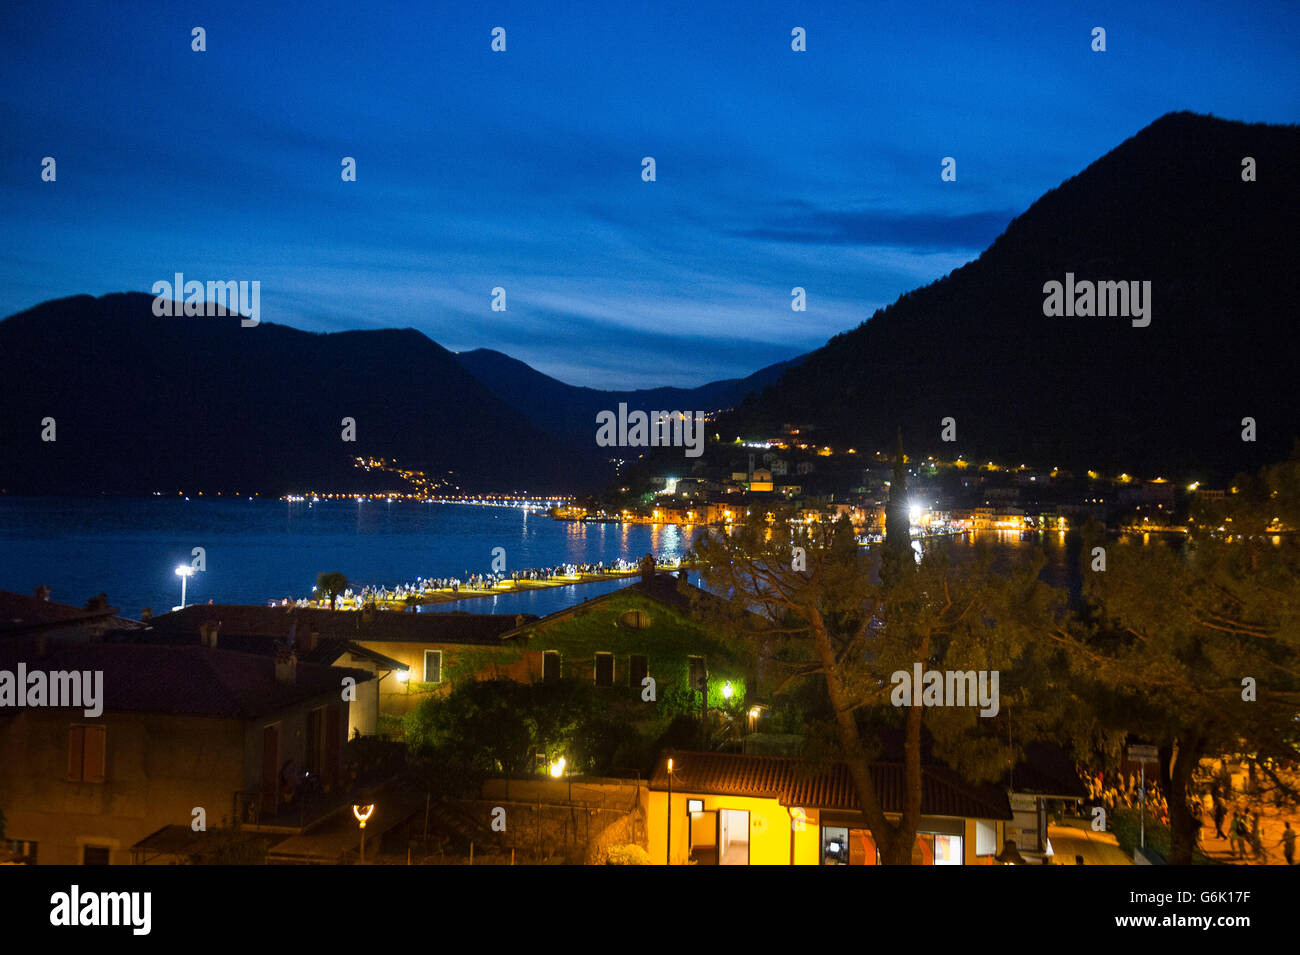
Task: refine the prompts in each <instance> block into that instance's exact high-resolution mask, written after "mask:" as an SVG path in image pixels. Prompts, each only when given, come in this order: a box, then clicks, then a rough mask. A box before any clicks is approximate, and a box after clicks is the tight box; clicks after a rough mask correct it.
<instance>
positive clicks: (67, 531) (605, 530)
mask: <svg viewBox="0 0 1300 955" xmlns="http://www.w3.org/2000/svg"><path fill="white" fill-rule="evenodd" d="M692 536H693V535H687V534H686V532H685V531H684V530H682V529H679V528H677V527H675V526H658V525H646V524H635V525H632V524H624V525H619V524H585V525H584V524H575V523H572V522H568V521H555V520H552V519H551V518H549V517H547V516H546V515H545V514H544V513H536V512H533V513H529V512H527V511H524V510H522V509H520V508H508V507H488V506H475V505H460V504H426V503H416V502H409V501H394V502H391V503H389V502H387V501H383V500H380V501H370V502H367V503H357V502H355V501H320V502H316V503H311V502H306V501H302V502H285V501H269V500H260V499H254V500H246V499H245V500H234V499H221V500H197V499H192V500H188V501H186V500H184V499H181V498H152V499H150V498H145V499H131V498H99V499H96V498H85V499H81V498H77V499H73V498H0V590H10V591H15V592H17V593H23V594H30V593H32V591H33V590H34V589H35V588H36V587H37V586H38V585H39V584H45V585H46V586H48V587H49V588H50V590H51V594H50V597H51V599H52V600H55V601H58V602H60V603H69V604H73V605H76V606H81V605H83V604H84V603H85V602H86V601H87V600H88V599H89V598H90V597H93V596H94V595H95V594H98V593H101V592H103V593H105V594H107V595H108V598H109V602H110V604H111V605H112V606H114V607H119V608H121V611H122V613H123V614H124V615H126V616H130V617H138V616H139V615H140V610H141V608H143V607H152V608H153V609H154V611H155V612H156V613H161V612H164V611H166V610H168V609H170V608H171V607H173V606H175V605H177V604H179V603H180V596H181V593H180V591H181V588H180V578H179V577H177V576H176V574H175V569H176V567H177V566H178V565H180V564H182V563H184V564H188V563H190V562H191V560H192V558H191V556H190V555H191V553H192V551H193V548H195V547H202V548H204V551H205V555H204V556H205V558H206V563H207V570H206V572H204V573H201V574H195V575H194V576H193V577H191V578H190V579H189V583H188V585H187V588H188V589H187V592H186V602H187V603H207V602H208V601H209V600H211V601H212V602H213V603H242V604H263V603H266V602H267V601H268V600H278V599H280V598H282V597H290V598H297V597H309V596H310V595H311V590H312V587H313V586H315V583H316V575H317V574H318V573H320V572H322V571H340V572H342V573H343V574H345V575H346V576H347V578H348V581H349V583H350V584H352V586H353V587H354V588H359V587H361V586H364V585H366V584H373V585H377V586H388V587H392V586H395V585H397V584H400V583H405V582H408V581H413V580H414V579H415V578H416V577H461V578H464V577H465V576H467V575H468V574H471V573H486V572H488V571H489V570H490V569H491V565H492V550H493V548H495V547H504V548H505V552H506V553H505V557H506V570H507V572H509V571H512V570H517V569H522V568H531V567H546V566H553V565H555V564H559V563H578V562H582V561H588V562H592V563H594V562H596V561H604V562H606V563H607V564H608V563H609V562H611V561H613V560H616V559H617V558H619V557H622V558H624V559H626V560H636V559H637V558H639V557H641V556H642V555H644V554H646V553H653V554H655V555H656V556H660V555H663V556H667V557H674V556H677V555H679V554H681V553H682V552H683V551H684V550H685V549H686V548H687V547H688V546H689V543H690V539H691V537H692ZM627 582H628V581H627V580H611V581H609V582H607V583H606V582H601V583H596V584H583V585H577V586H572V587H556V588H551V589H546V590H536V591H531V592H528V593H522V594H507V595H503V596H499V597H488V598H475V599H471V600H460V601H455V602H453V603H447V604H439V605H437V607H436V609H437V610H440V611H446V610H465V611H469V612H471V613H536V614H546V613H551V612H552V611H555V610H559V609H561V608H563V607H566V606H569V605H570V604H573V603H579V602H581V600H582V598H583V597H594V596H596V595H597V594H601V593H605V592H607V591H609V590H612V589H615V588H617V587H620V586H625V585H626V583H627ZM424 609H425V611H426V612H427V611H432V610H434V609H435V608H433V607H426V608H424Z"/></svg>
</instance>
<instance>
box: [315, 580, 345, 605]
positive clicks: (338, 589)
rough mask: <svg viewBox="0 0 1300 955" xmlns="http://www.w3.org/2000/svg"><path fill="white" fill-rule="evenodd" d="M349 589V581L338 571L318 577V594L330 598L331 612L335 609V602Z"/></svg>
mask: <svg viewBox="0 0 1300 955" xmlns="http://www.w3.org/2000/svg"><path fill="white" fill-rule="evenodd" d="M347 589H348V579H347V578H346V577H344V576H343V575H342V574H340V573H339V572H338V571H328V572H324V573H320V574H317V575H316V592H317V593H319V594H324V595H325V596H326V597H329V599H330V609H331V610H333V609H334V602H335V601H336V600H338V598H339V596H340V595H341V594H342V593H343V592H344V591H346V590H347Z"/></svg>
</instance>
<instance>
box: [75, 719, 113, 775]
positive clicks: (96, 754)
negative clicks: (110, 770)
mask: <svg viewBox="0 0 1300 955" xmlns="http://www.w3.org/2000/svg"><path fill="white" fill-rule="evenodd" d="M83 729H84V730H85V742H86V756H85V760H84V762H83V763H82V767H83V768H82V774H81V778H82V779H84V780H85V781H86V782H88V783H102V782H103V781H104V778H105V776H106V775H107V774H106V773H105V768H106V767H105V762H106V761H107V756H108V752H107V747H106V745H105V744H106V743H107V738H106V737H107V732H106V731H105V729H104V727H102V726H86V727H83Z"/></svg>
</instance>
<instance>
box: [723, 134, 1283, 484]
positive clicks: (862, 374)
mask: <svg viewBox="0 0 1300 955" xmlns="http://www.w3.org/2000/svg"><path fill="white" fill-rule="evenodd" d="M1245 156H1251V157H1254V158H1255V160H1256V162H1257V169H1258V181H1256V182H1243V181H1242V177H1241V170H1242V158H1243V157H1245ZM1298 159H1300V128H1297V127H1295V126H1271V125H1264V124H1254V125H1248V124H1244V123H1237V122H1229V121H1225V120H1220V119H1215V118H1212V117H1206V116H1198V115H1193V114H1189V113H1174V114H1170V115H1167V116H1165V117H1162V118H1161V119H1159V120H1157V121H1156V122H1154V123H1152V124H1151V125H1150V126H1148V127H1147V128H1146V129H1144V130H1142V131H1141V132H1140V133H1138V134H1137V135H1136V136H1134V137H1133V138H1131V139H1129V140H1127V141H1125V142H1124V143H1122V144H1121V145H1119V146H1118V147H1117V148H1115V149H1114V150H1113V151H1111V152H1110V153H1108V154H1107V155H1105V156H1103V157H1102V158H1101V159H1098V160H1097V161H1096V162H1094V163H1093V164H1092V165H1090V166H1089V167H1088V168H1087V169H1085V170H1084V171H1083V172H1081V173H1080V174H1079V175H1077V176H1075V177H1073V178H1071V179H1069V180H1067V181H1066V182H1064V183H1062V184H1061V185H1060V186H1059V187H1057V188H1056V189H1053V190H1051V191H1050V192H1048V193H1047V194H1046V195H1044V196H1043V197H1042V198H1040V199H1039V200H1038V201H1037V202H1035V203H1034V204H1033V205H1032V206H1031V207H1030V208H1029V209H1028V210H1027V211H1026V212H1025V213H1024V214H1022V215H1021V216H1019V217H1018V218H1016V219H1015V220H1014V221H1013V222H1012V223H1011V224H1010V225H1009V226H1008V227H1007V229H1006V231H1005V232H1004V233H1003V235H1002V236H1000V237H999V238H998V239H997V240H996V241H995V242H994V243H993V244H992V246H990V247H989V248H988V249H987V250H986V251H985V252H984V253H983V254H982V255H980V257H979V258H978V259H977V260H976V261H974V262H971V263H969V264H967V265H966V266H964V267H962V268H960V269H958V270H956V271H954V272H952V273H951V274H949V275H948V276H946V277H945V278H943V279H941V280H939V281H937V282H935V283H933V284H931V285H928V286H926V287H924V288H921V289H918V290H916V291H913V292H910V293H908V294H906V295H904V296H902V297H901V298H900V299H899V300H898V301H897V302H895V303H894V304H893V305H891V306H889V307H888V308H885V309H881V310H879V311H877V312H876V313H875V314H874V315H873V316H872V317H871V318H870V319H869V320H867V321H865V322H863V323H862V324H861V325H859V326H858V327H857V328H855V329H853V330H852V331H849V332H846V333H844V334H842V335H838V336H836V337H835V338H833V339H832V340H831V341H829V342H828V343H827V344H826V345H825V346H823V347H822V348H821V349H818V350H817V351H815V352H813V353H812V354H811V355H810V356H808V358H806V359H805V360H804V361H803V363H802V364H800V365H799V366H798V367H796V368H793V369H791V370H789V371H787V372H786V373H785V374H784V375H783V376H782V377H781V379H780V380H779V381H778V382H776V383H775V384H773V385H772V386H770V387H769V388H767V389H765V390H764V391H763V392H761V393H760V394H757V395H754V396H751V398H750V399H749V400H747V401H745V402H744V403H743V404H742V405H741V406H740V407H739V408H738V409H737V411H736V413H735V414H733V415H731V416H729V417H728V418H726V419H725V420H724V421H723V422H722V424H721V425H720V428H719V430H720V431H721V433H722V434H723V436H724V437H726V436H728V435H742V436H745V437H759V436H765V435H770V434H774V433H776V431H777V430H778V429H779V428H780V426H781V424H782V423H784V422H799V423H805V424H810V425H813V426H814V428H815V430H814V431H813V432H812V436H813V440H815V441H816V442H817V443H819V444H821V443H828V444H832V445H853V446H857V447H859V448H872V449H876V448H881V449H883V448H886V447H889V446H892V440H891V437H892V435H893V434H894V433H895V430H896V429H897V427H899V426H900V425H901V426H902V428H903V430H904V435H905V439H906V444H907V446H908V449H909V451H911V452H914V453H917V454H922V455H928V454H935V455H943V456H944V457H948V458H951V457H954V456H955V454H956V452H958V451H960V452H962V453H964V454H965V455H966V456H967V457H968V458H971V459H977V460H978V459H984V458H994V459H998V460H1001V461H1004V462H1012V461H1015V462H1016V463H1020V462H1022V461H1024V462H1027V463H1033V464H1037V465H1040V466H1046V467H1052V466H1055V465H1060V466H1062V467H1070V468H1074V469H1080V470H1086V469H1089V468H1093V469H1097V470H1101V471H1111V472H1117V471H1120V470H1126V471H1130V472H1133V473H1141V474H1148V475H1154V474H1157V473H1170V474H1176V473H1183V474H1188V475H1205V472H1207V471H1209V472H1212V473H1214V474H1217V475H1222V476H1227V475H1231V474H1233V473H1235V472H1237V471H1239V470H1242V469H1247V468H1253V467H1255V466H1256V465H1258V464H1260V463H1263V462H1264V461H1268V460H1276V459H1279V458H1281V457H1285V456H1286V454H1287V453H1288V451H1289V450H1290V448H1291V445H1292V442H1293V440H1294V439H1295V438H1296V437H1297V435H1298V434H1300V415H1298V414H1297V411H1298V410H1300V402H1297V400H1296V398H1295V396H1294V389H1295V384H1294V382H1295V379H1296V371H1297V364H1298V362H1297V359H1298V358H1300V345H1298V343H1300V337H1298V336H1297V334H1296V330H1295V316H1296V304H1297V301H1298V300H1300V280H1298V278H1297V277H1298V276H1300V270H1298V269H1297V268H1296V264H1295V252H1296V237H1297V234H1298V232H1297V225H1300V223H1298V221H1297V216H1298V214H1300V213H1298V210H1300V180H1298V179H1297V176H1296V173H1297V171H1298V170H1300V164H1298V163H1297V160H1298ZM1067 272H1071V273H1074V275H1075V277H1076V280H1077V281H1082V280H1091V281H1101V280H1137V281H1150V282H1151V313H1150V315H1151V321H1150V324H1149V325H1147V326H1146V327H1134V326H1133V324H1132V322H1131V321H1130V320H1129V319H1127V318H1122V317H1121V318H1117V317H1105V318H1103V317H1097V316H1094V317H1047V316H1046V315H1044V299H1045V295H1044V291H1043V289H1044V283H1046V282H1049V281H1057V282H1062V283H1064V282H1065V280H1066V273H1067ZM948 416H951V417H953V418H955V419H956V422H957V441H956V443H955V444H945V443H944V442H942V441H941V440H940V429H941V426H940V422H941V419H943V418H945V417H948ZM1247 416H1249V417H1253V418H1254V419H1255V420H1256V422H1257V426H1258V440H1257V442H1255V443H1253V444H1248V443H1244V442H1243V441H1242V440H1241V431H1242V425H1241V420H1242V418H1244V417H1247ZM1207 476H1208V475H1207Z"/></svg>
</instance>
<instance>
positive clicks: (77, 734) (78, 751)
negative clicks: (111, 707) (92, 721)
mask: <svg viewBox="0 0 1300 955" xmlns="http://www.w3.org/2000/svg"><path fill="white" fill-rule="evenodd" d="M85 752H86V728H85V727H84V726H69V727H68V782H72V783H79V782H81V769H82V766H83V762H82V761H83V759H84V758H85Z"/></svg>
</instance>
